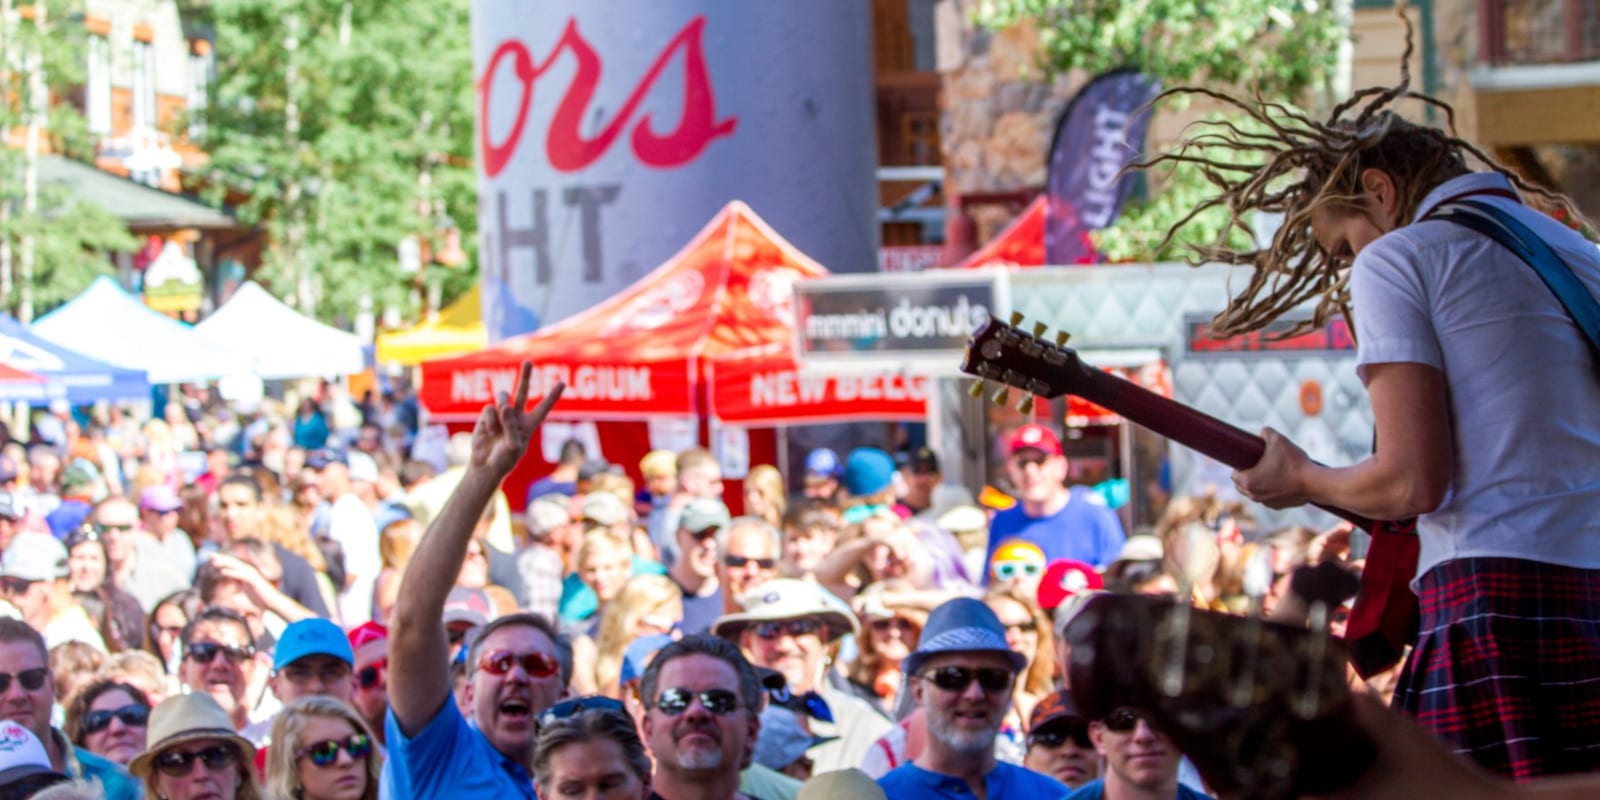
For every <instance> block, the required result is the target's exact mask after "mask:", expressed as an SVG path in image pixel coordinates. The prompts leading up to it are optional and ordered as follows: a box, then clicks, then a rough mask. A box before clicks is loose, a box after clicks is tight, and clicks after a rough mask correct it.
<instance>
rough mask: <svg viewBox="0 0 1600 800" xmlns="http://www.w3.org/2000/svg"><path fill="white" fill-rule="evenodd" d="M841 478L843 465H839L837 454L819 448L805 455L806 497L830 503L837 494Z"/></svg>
mask: <svg viewBox="0 0 1600 800" xmlns="http://www.w3.org/2000/svg"><path fill="white" fill-rule="evenodd" d="M842 477H844V464H842V463H840V461H839V454H838V453H835V452H833V451H832V450H829V449H828V448H826V447H819V448H817V449H815V450H812V451H811V452H809V453H807V454H806V490H805V491H806V497H809V498H811V499H813V500H828V501H832V500H833V499H834V498H835V497H837V496H838V494H839V479H840V478H842Z"/></svg>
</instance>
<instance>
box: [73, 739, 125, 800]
mask: <svg viewBox="0 0 1600 800" xmlns="http://www.w3.org/2000/svg"><path fill="white" fill-rule="evenodd" d="M72 754H73V756H74V757H75V758H76V759H77V761H78V772H77V773H75V774H72V775H71V777H73V778H78V779H81V780H86V781H90V782H94V781H99V783H100V786H101V788H103V789H104V790H105V794H106V800H139V798H141V797H143V796H144V785H143V784H141V783H139V779H138V778H135V777H133V775H132V774H130V773H129V772H128V770H126V769H124V768H123V767H122V765H121V764H118V763H116V762H115V761H112V760H111V759H108V758H102V757H100V756H97V755H95V754H94V753H91V752H89V751H88V750H85V749H83V748H81V747H77V746H73V748H72ZM67 771H68V772H69V773H71V772H72V770H71V769H68V770H67Z"/></svg>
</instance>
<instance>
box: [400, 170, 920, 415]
mask: <svg viewBox="0 0 1600 800" xmlns="http://www.w3.org/2000/svg"><path fill="white" fill-rule="evenodd" d="M827 274H828V271H827V270H826V269H824V268H823V267H822V266H821V265H820V264H817V263H816V262H815V261H812V260H811V259H810V258H809V257H807V256H806V255H805V254H804V253H802V252H800V251H799V250H798V249H796V248H795V247H794V246H793V245H791V244H789V243H788V242H787V241H785V240H784V239H783V237H781V236H779V235H778V234H777V233H776V232H774V231H773V230H772V229H771V228H770V227H768V226H767V224H766V222H764V221H763V220H762V219H761V218H760V217H758V216H757V215H756V214H755V212H754V211H752V210H750V208H749V207H748V206H746V205H745V204H744V203H741V202H738V201H734V202H732V203H729V204H728V205H727V206H726V207H724V208H723V210H722V211H721V212H719V213H718V214H717V216H716V217H714V218H713V219H712V220H711V222H710V223H708V224H707V225H706V226H705V228H704V229H702V230H701V231H700V233H698V234H697V235H695V237H694V238H693V239H691V240H690V241H689V243H688V244H687V245H685V246H684V248H683V249H682V250H681V251H679V252H678V253H677V254H676V255H674V256H673V257H672V258H670V259H668V260H667V262H666V263H665V264H663V265H661V266H660V267H658V268H657V269H656V270H655V271H654V272H652V273H650V274H649V275H647V276H645V277H644V278H642V279H640V280H639V281H638V282H637V283H635V284H634V285H632V286H630V287H628V288H627V289H626V290H624V291H623V292H621V293H620V294H618V295H617V296H615V297H612V298H611V299H609V300H606V301H605V302H603V303H600V304H599V305H597V306H595V307H593V308H591V309H589V310H587V311H584V312H582V313H580V314H577V315H574V316H572V317H569V318H567V319H565V320H563V321H561V322H559V323H557V324H555V325H552V326H550V327H548V328H545V329H543V330H540V331H537V332H535V333H531V334H526V335H524V336H519V337H516V338H513V339H507V340H506V341H503V342H500V343H499V344H497V345H495V346H493V347H490V348H489V349H487V350H482V351H479V352H476V353H471V354H468V355H463V356H457V357H453V358H447V359H441V360H437V361H426V362H423V364H422V392H421V398H422V402H423V405H425V406H426V407H427V408H428V411H429V412H430V413H432V414H433V415H434V417H435V418H440V419H444V420H451V419H455V420H465V419H469V418H473V417H476V416H477V415H478V413H479V412H480V411H481V409H482V408H483V406H484V404H486V403H488V402H490V401H491V400H492V398H493V397H494V396H495V395H496V394H497V393H499V392H502V391H510V389H511V386H512V384H513V383H514V382H515V380H516V375H517V370H518V367H519V365H520V364H521V363H522V362H523V361H524V360H527V361H532V362H533V385H532V386H531V387H530V391H529V395H530V397H539V396H543V395H544V393H545V392H546V391H547V390H548V387H550V386H552V385H554V384H555V383H556V382H557V381H566V383H567V390H566V393H565V394H563V395H562V398H561V402H560V404H558V405H557V406H556V409H555V411H554V412H553V413H552V415H551V416H552V417H556V418H565V419H591V420H593V419H645V418H650V417H683V416H697V415H700V414H701V413H708V414H709V415H710V416H714V417H716V418H718V419H720V420H723V421H726V422H736V423H739V424H760V423H780V422H798V421H802V420H805V421H834V420H847V419H862V418H873V419H886V420H892V419H921V418H922V417H923V415H924V414H925V413H926V405H925V403H924V402H923V394H922V391H923V385H922V384H921V383H920V382H918V383H916V384H915V385H916V391H912V390H911V388H910V387H911V385H912V384H911V383H908V381H907V380H906V379H900V378H894V379H888V378H882V377H880V378H878V379H877V383H876V384H874V385H873V386H871V387H867V386H865V385H864V384H865V383H866V382H868V379H867V378H865V377H859V376H852V377H849V378H840V377H835V376H828V377H816V376H811V375H809V374H807V375H801V374H799V373H797V371H796V365H795V360H794V356H793V347H794V309H793V307H792V306H793V292H792V290H791V287H792V286H793V284H794V282H795V281H797V280H803V279H805V278H813V277H821V276H823V275H827ZM819 380H820V381H822V382H823V383H824V384H825V386H824V387H823V388H822V390H821V391H820V392H819V391H816V390H814V389H813V388H812V387H814V385H815V384H816V382H817V381H819ZM885 382H888V383H889V384H892V385H893V386H895V387H896V388H895V389H894V390H893V391H889V390H887V389H886V388H884V386H885ZM801 385H804V386H806V387H808V388H807V389H806V391H805V392H803V393H802V392H800V390H799V389H798V388H796V389H790V388H788V387H798V386H801ZM702 386H706V387H708V388H707V391H705V392H704V399H702V393H701V392H700V391H699V390H700V388H701V387H702ZM866 395H871V396H872V397H873V398H875V399H873V400H871V402H870V403H868V402H865V401H866ZM864 409H870V410H864Z"/></svg>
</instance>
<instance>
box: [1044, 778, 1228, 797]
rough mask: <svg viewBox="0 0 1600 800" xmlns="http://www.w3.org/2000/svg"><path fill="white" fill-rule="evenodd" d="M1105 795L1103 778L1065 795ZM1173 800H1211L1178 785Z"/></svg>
mask: <svg viewBox="0 0 1600 800" xmlns="http://www.w3.org/2000/svg"><path fill="white" fill-rule="evenodd" d="M1105 793H1106V790H1105V778H1095V779H1094V780H1092V781H1089V782H1088V783H1086V784H1084V785H1082V786H1079V787H1078V788H1077V790H1076V791H1074V792H1073V793H1072V794H1069V795H1067V800H1100V798H1101V797H1103V796H1104V795H1105ZM1173 800H1212V798H1211V795H1208V794H1201V793H1199V792H1197V791H1195V790H1193V789H1190V788H1189V787H1187V786H1184V785H1183V784H1181V783H1180V784H1178V794H1177V796H1176V797H1174V798H1173Z"/></svg>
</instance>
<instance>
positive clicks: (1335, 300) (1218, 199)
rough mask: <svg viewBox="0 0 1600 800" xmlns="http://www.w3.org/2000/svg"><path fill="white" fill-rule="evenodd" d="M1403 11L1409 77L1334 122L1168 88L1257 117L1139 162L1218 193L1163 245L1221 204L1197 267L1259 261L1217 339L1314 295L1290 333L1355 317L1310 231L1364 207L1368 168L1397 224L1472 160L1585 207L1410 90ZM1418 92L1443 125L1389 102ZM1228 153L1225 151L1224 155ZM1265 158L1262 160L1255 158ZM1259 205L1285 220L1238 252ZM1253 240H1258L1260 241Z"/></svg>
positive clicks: (1345, 277)
mask: <svg viewBox="0 0 1600 800" xmlns="http://www.w3.org/2000/svg"><path fill="white" fill-rule="evenodd" d="M1397 11H1398V12H1399V13H1400V18H1401V19H1402V20H1403V21H1404V24H1405V30H1406V45H1405V52H1404V54H1403V55H1402V56H1401V57H1400V82H1399V84H1397V85H1395V86H1391V87H1387V88H1384V87H1372V88H1367V89H1362V90H1360V91H1357V92H1355V93H1354V94H1353V95H1351V97H1350V98H1349V99H1348V100H1345V101H1344V102H1342V103H1339V104H1338V105H1337V106H1335V107H1334V109H1333V110H1332V111H1331V112H1329V114H1328V117H1327V119H1326V120H1325V121H1320V122H1319V121H1317V120H1315V119H1313V118H1312V117H1311V116H1310V115H1308V114H1306V113H1304V112H1302V111H1299V110H1297V109H1294V108H1291V107H1290V106H1288V105H1286V104H1282V103H1276V102H1270V101H1266V100H1263V99H1262V98H1261V97H1260V96H1259V95H1255V96H1253V97H1252V98H1251V99H1250V100H1244V99H1240V98H1237V97H1234V96H1231V95H1228V94H1225V93H1222V92H1217V91H1213V90H1211V89H1205V88H1200V87H1178V88H1174V89H1169V90H1167V91H1165V92H1162V93H1161V95H1159V96H1158V97H1157V98H1156V99H1155V100H1154V101H1153V103H1159V102H1161V101H1162V100H1163V99H1165V98H1167V97H1171V96H1175V95H1202V96H1205V97H1210V98H1213V99H1215V100H1217V101H1220V102H1222V103H1223V104H1225V105H1227V106H1229V107H1231V108H1232V109H1235V110H1237V111H1239V112H1242V113H1243V114H1244V115H1245V116H1246V117H1247V118H1248V119H1249V120H1250V121H1251V122H1252V123H1254V124H1252V125H1249V126H1248V129H1247V127H1246V126H1243V125H1240V124H1237V123H1234V122H1230V121H1208V122H1201V123H1196V127H1198V128H1204V131H1203V132H1201V133H1197V134H1195V135H1192V136H1189V137H1187V138H1186V139H1185V140H1184V141H1183V142H1182V143H1181V144H1180V145H1179V147H1178V148H1177V149H1176V150H1175V151H1173V152H1170V153H1167V154H1164V155H1161V156H1159V157H1157V158H1154V159H1152V160H1150V161H1147V162H1144V163H1143V164H1138V165H1135V167H1134V168H1136V169H1147V168H1150V167H1154V166H1156V165H1159V164H1164V163H1171V164H1177V163H1188V164H1194V165H1195V166H1197V167H1198V168H1199V169H1200V171H1201V173H1202V174H1203V175H1204V176H1205V178H1206V180H1207V181H1208V182H1209V183H1210V184H1211V185H1212V186H1214V187H1215V188H1216V189H1217V190H1218V194H1217V196H1215V197H1213V198H1212V199H1210V200H1208V201H1206V202H1205V203H1202V204H1201V205H1200V206H1199V207H1197V208H1195V209H1194V210H1193V211H1191V212H1190V213H1189V214H1188V215H1187V216H1185V217H1184V218H1183V219H1181V220H1179V221H1178V223H1177V224H1175V225H1173V226H1172V228H1170V229H1169V230H1168V231H1167V234H1166V238H1165V240H1164V241H1163V242H1162V246H1163V247H1164V246H1166V245H1167V244H1169V243H1171V241H1172V240H1173V238H1174V237H1175V236H1176V234H1177V232H1178V230H1179V229H1180V228H1182V227H1183V226H1184V225H1186V224H1187V223H1188V222H1189V221H1190V220H1191V219H1193V218H1195V217H1196V216H1198V215H1200V214H1201V213H1204V212H1205V211H1207V210H1209V209H1212V208H1218V207H1221V208H1224V209H1226V211H1227V213H1228V220H1227V224H1226V225H1225V226H1224V227H1223V230H1222V233H1221V235H1219V236H1218V237H1217V239H1216V240H1215V241H1214V242H1213V243H1212V244H1210V245H1191V246H1190V247H1189V250H1190V251H1191V254H1192V255H1191V258H1190V263H1193V264H1200V263H1206V262H1210V263H1218V262H1220V263H1225V264H1235V265H1240V264H1248V265H1250V266H1251V267H1253V268H1254V271H1253V273H1252V274H1251V277H1250V282H1249V285H1248V286H1247V287H1246V288H1245V289H1244V291H1242V292H1240V293H1239V294H1238V295H1236V296H1235V297H1233V298H1232V299H1231V300H1230V301H1229V303H1228V307H1227V308H1226V309H1225V310H1224V311H1223V312H1222V313H1220V314H1218V315H1217V316H1216V318H1214V319H1213V320H1212V321H1211V330H1212V333H1213V335H1217V336H1231V335H1236V334H1240V333H1247V332H1250V331H1254V330H1259V329H1261V328H1263V327H1265V326H1266V325H1267V324H1268V323H1270V322H1272V321H1273V320H1275V319H1277V318H1278V317H1279V316H1281V315H1282V314H1284V313H1285V312H1287V311H1290V310H1291V309H1294V308H1296V307H1298V306H1300V305H1301V304H1303V303H1306V302H1309V301H1312V300H1315V301H1316V306H1315V311H1314V312H1313V315H1312V317H1311V319H1309V320H1304V321H1302V322H1300V323H1298V324H1297V325H1295V326H1294V328H1293V329H1292V330H1291V333H1296V332H1303V331H1306V330H1311V329H1315V328H1320V327H1322V326H1323V325H1325V324H1327V322H1328V320H1329V319H1330V318H1331V317H1332V316H1334V315H1335V314H1344V315H1345V317H1346V318H1347V319H1349V318H1350V308H1349V299H1350V295H1349V289H1348V282H1349V266H1350V265H1349V263H1348V261H1347V260H1346V259H1342V258H1339V257H1336V256H1335V255H1333V254H1330V253H1327V252H1325V251H1324V250H1323V248H1322V247H1321V245H1319V244H1318V242H1317V240H1316V238H1315V237H1313V236H1312V229H1311V220H1312V218H1313V217H1314V216H1315V215H1316V214H1318V213H1319V212H1322V211H1324V210H1326V211H1331V212H1340V213H1367V211H1366V208H1365V206H1364V204H1363V201H1362V191H1361V185H1360V176H1361V173H1362V171H1363V170H1366V169H1372V168H1375V169H1379V170H1382V171H1384V172H1386V173H1388V174H1389V175H1390V176H1391V177H1392V178H1393V179H1394V183H1395V185H1396V187H1397V189H1398V192H1399V198H1398V199H1399V204H1398V214H1397V220H1398V223H1399V224H1401V225H1404V224H1407V223H1409V222H1411V221H1412V217H1413V216H1414V215H1415V213H1416V210H1417V206H1418V204H1420V203H1421V201H1422V198H1423V197H1425V196H1426V195H1427V193H1428V192H1429V191H1431V190H1432V189H1433V188H1434V187H1435V186H1438V185H1439V184H1440V183H1443V182H1444V181H1447V180H1449V179H1451V178H1454V177H1456V176H1459V175H1462V174H1465V173H1466V172H1468V166H1467V164H1468V160H1467V159H1468V156H1470V157H1471V158H1473V159H1475V160H1476V161H1478V162H1481V163H1482V164H1484V165H1486V166H1487V167H1489V168H1490V169H1493V170H1495V171H1497V172H1500V173H1501V174H1503V175H1505V176H1506V177H1507V178H1508V179H1509V180H1510V181H1511V183H1512V184H1513V185H1514V186H1516V187H1517V188H1518V189H1520V190H1522V191H1523V192H1524V193H1525V194H1532V195H1537V196H1539V197H1540V198H1543V200H1544V201H1545V202H1546V203H1547V204H1549V205H1550V206H1553V207H1554V208H1556V209H1561V210H1564V211H1565V212H1566V213H1567V214H1568V215H1570V217H1571V218H1572V219H1574V220H1581V219H1582V217H1581V215H1580V214H1579V213H1578V212H1577V210H1576V209H1575V208H1574V207H1573V205H1572V203H1571V201H1570V200H1568V199H1567V198H1566V197H1565V196H1564V195H1561V194H1557V193H1554V192H1551V191H1548V190H1546V189H1543V188H1541V187H1538V186H1534V185H1532V184H1530V183H1528V182H1526V181H1524V180H1523V179H1522V178H1520V177H1518V176H1517V175H1516V174H1515V173H1514V172H1512V171H1511V170H1509V169H1507V168H1505V167H1503V166H1501V165H1499V164H1498V163H1496V162H1495V161H1494V159H1492V158H1490V157H1489V156H1488V155H1487V154H1485V153H1484V152H1483V151H1481V150H1480V149H1478V148H1477V147H1475V146H1473V145H1472V144H1470V143H1468V142H1467V141H1465V140H1463V139H1460V138H1458V137H1457V136H1456V135H1455V110H1454V109H1453V108H1451V107H1450V105H1449V104H1448V103H1445V102H1444V101H1442V100H1438V99H1436V98H1433V97H1430V96H1428V95H1426V94H1422V93H1420V92H1413V91H1411V90H1410V85H1411V68H1410V64H1411V54H1412V50H1413V41H1412V39H1413V30H1412V26H1411V21H1410V19H1409V17H1407V16H1406V14H1405V4H1404V3H1403V2H1401V3H1399V4H1398V7H1397ZM1403 99H1414V100H1417V101H1419V102H1421V103H1423V104H1426V105H1428V106H1432V107H1434V108H1436V109H1439V110H1441V111H1442V112H1443V113H1444V115H1445V119H1446V125H1445V127H1444V128H1443V129H1440V128H1435V127H1432V126H1428V125H1419V124H1417V123H1414V122H1410V121H1408V120H1406V119H1404V118H1402V117H1401V116H1400V115H1399V114H1397V113H1396V112H1395V111H1394V110H1392V108H1391V106H1392V105H1393V104H1395V103H1396V102H1397V101H1399V100H1403ZM1218 151H1220V152H1218ZM1257 162H1260V163H1257ZM1256 212H1269V213H1281V214H1282V215H1283V217H1284V220H1283V224H1282V226H1281V227H1279V228H1278V231H1277V233H1276V234H1274V235H1273V238H1272V243H1271V245H1270V246H1269V247H1267V248H1266V249H1259V250H1238V249H1234V248H1232V247H1229V246H1228V245H1227V239H1228V235H1229V233H1230V232H1231V231H1240V232H1243V233H1245V234H1247V235H1248V234H1249V233H1250V231H1251V229H1250V225H1249V217H1250V215H1252V214H1253V213H1256ZM1251 238H1252V239H1253V237H1251Z"/></svg>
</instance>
